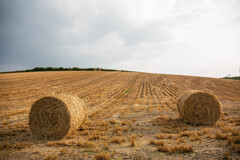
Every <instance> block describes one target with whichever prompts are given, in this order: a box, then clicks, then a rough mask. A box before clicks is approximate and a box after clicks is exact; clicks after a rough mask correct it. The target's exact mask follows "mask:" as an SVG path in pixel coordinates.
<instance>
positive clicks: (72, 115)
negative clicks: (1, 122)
mask: <svg viewBox="0 0 240 160" xmlns="http://www.w3.org/2000/svg"><path fill="white" fill-rule="evenodd" d="M86 116H87V115H86V106H85V103H84V101H83V100H81V99H80V98H78V97H77V96H73V95H65V94H60V95H54V96H48V97H43V98H41V99H39V100H37V101H36V102H35V103H34V104H33V105H32V108H31V111H30V114H29V127H30V130H31V133H32V136H33V138H37V139H52V140H56V139H62V138H64V137H67V136H69V135H70V134H71V133H72V132H73V131H75V130H77V129H78V128H79V127H80V126H81V125H82V124H83V123H84V121H85V119H86V118H87V117H86Z"/></svg>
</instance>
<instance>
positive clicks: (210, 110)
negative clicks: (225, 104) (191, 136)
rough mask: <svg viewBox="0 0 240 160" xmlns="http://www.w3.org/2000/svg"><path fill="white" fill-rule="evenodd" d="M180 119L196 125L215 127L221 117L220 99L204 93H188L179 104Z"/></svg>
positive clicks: (180, 99)
mask: <svg viewBox="0 0 240 160" xmlns="http://www.w3.org/2000/svg"><path fill="white" fill-rule="evenodd" d="M177 108H178V112H179V115H180V118H181V119H183V120H184V122H186V123H189V124H194V125H214V124H215V123H216V121H217V120H218V119H219V118H220V116H221V105H220V103H219V101H218V99H217V98H216V97H215V96H214V95H213V94H210V93H206V92H203V91H194V90H192V91H187V92H185V93H183V94H182V96H181V97H180V98H179V100H178V102H177Z"/></svg>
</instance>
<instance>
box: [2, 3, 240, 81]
mask: <svg viewBox="0 0 240 160" xmlns="http://www.w3.org/2000/svg"><path fill="white" fill-rule="evenodd" d="M1 4H2V5H0V6H2V7H1V8H0V10H1V13H2V14H0V15H1V19H2V22H3V23H2V24H1V30H0V32H1V35H2V36H1V37H0V41H1V42H3V43H1V44H0V54H1V60H0V63H1V65H9V64H15V65H16V67H15V68H16V69H18V68H21V67H18V66H24V67H25V68H26V67H29V66H30V67H35V66H67V67H69V66H79V67H105V68H116V69H128V70H137V71H145V72H156V73H166V74H167V73H170V74H187V75H199V76H213V77H221V76H226V75H228V74H231V75H238V68H239V67H240V66H239V62H240V54H239V53H240V46H239V44H238V43H239V41H240V21H239V17H240V1H238V0H230V1H229V0H201V1H199V0H161V1H159V0H150V1H149V0H133V1H128V0H115V1H112V0H101V1H97V0H92V1H88V0H64V1H48V0H45V1H21V0H18V1H16V2H15V3H12V2H9V1H7V0H5V1H2V2H1ZM15 26H18V27H15ZM11 68H14V67H11ZM0 69H1V68H0Z"/></svg>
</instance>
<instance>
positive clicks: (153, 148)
mask: <svg viewBox="0 0 240 160" xmlns="http://www.w3.org/2000/svg"><path fill="white" fill-rule="evenodd" d="M189 90H201V91H204V92H208V93H211V94H212V95H215V96H216V97H217V99H218V100H219V102H220V104H221V112H222V114H221V116H220V119H219V120H218V121H217V122H216V123H215V124H214V125H199V126H197V125H192V124H188V123H184V122H183V121H182V120H181V119H180V118H179V113H178V108H177V101H178V99H179V97H180V96H181V95H182V94H183V93H184V92H186V91H189ZM51 94H72V95H76V96H78V97H79V98H81V99H82V100H84V101H85V104H86V112H87V115H88V118H87V120H86V122H85V124H84V125H83V126H81V127H80V128H78V129H77V130H76V131H75V132H73V133H72V134H71V135H70V136H69V137H67V138H63V139H61V140H57V141H53V140H38V139H34V138H33V137H32V136H31V132H30V128H29V113H30V109H31V106H32V105H33V103H34V102H35V101H36V100H38V99H39V98H41V97H44V96H48V95H51ZM0 108H1V110H0V111H1V112H0V159H11V160H12V159H86V160H87V159H106V160H107V159H136V160H137V159H156V160H157V159H223V158H225V159H230V158H232V159H239V158H240V81H238V80H227V79H217V78H203V77H192V76H177V75H163V74H150V73H139V72H98V71H62V72H31V73H8V74H0Z"/></svg>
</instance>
